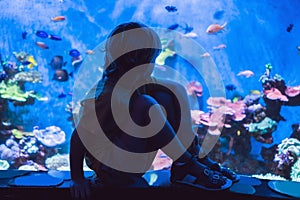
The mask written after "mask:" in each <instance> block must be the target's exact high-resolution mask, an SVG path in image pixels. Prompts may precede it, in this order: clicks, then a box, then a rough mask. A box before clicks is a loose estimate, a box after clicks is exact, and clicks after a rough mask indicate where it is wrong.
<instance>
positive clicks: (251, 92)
mask: <svg viewBox="0 0 300 200" xmlns="http://www.w3.org/2000/svg"><path fill="white" fill-rule="evenodd" d="M250 94H255V95H261V93H260V91H258V90H250Z"/></svg>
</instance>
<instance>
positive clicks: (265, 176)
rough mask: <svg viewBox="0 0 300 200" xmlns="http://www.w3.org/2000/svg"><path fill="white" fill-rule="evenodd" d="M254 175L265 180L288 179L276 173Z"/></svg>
mask: <svg viewBox="0 0 300 200" xmlns="http://www.w3.org/2000/svg"><path fill="white" fill-rule="evenodd" d="M252 177H254V178H258V179H264V180H278V181H286V179H285V178H283V177H281V176H277V175H275V174H271V173H267V174H253V175H252Z"/></svg>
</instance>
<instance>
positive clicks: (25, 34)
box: [22, 31, 27, 40]
mask: <svg viewBox="0 0 300 200" xmlns="http://www.w3.org/2000/svg"><path fill="white" fill-rule="evenodd" d="M26 37H27V32H26V31H23V32H22V39H23V40H25V39H26Z"/></svg>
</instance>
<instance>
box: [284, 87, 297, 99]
mask: <svg viewBox="0 0 300 200" xmlns="http://www.w3.org/2000/svg"><path fill="white" fill-rule="evenodd" d="M285 94H286V95H288V96H289V97H295V96H297V95H299V94H300V85H298V86H294V87H287V88H286V89H285Z"/></svg>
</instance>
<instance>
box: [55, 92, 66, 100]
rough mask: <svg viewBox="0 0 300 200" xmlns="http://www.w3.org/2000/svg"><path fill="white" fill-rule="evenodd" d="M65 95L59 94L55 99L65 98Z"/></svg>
mask: <svg viewBox="0 0 300 200" xmlns="http://www.w3.org/2000/svg"><path fill="white" fill-rule="evenodd" d="M66 96H67V95H66V94H65V93H64V92H61V93H60V94H59V95H58V96H57V97H58V98H60V99H61V98H65V97H66Z"/></svg>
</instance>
